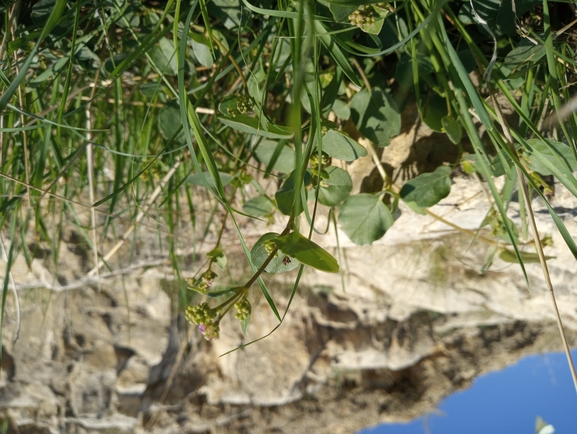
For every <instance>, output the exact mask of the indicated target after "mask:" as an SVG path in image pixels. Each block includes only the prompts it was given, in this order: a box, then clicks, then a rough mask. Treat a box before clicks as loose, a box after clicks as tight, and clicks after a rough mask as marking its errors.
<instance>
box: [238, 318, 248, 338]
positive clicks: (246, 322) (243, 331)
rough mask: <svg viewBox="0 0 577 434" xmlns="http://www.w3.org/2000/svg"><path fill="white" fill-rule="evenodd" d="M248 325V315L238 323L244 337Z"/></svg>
mask: <svg viewBox="0 0 577 434" xmlns="http://www.w3.org/2000/svg"><path fill="white" fill-rule="evenodd" d="M249 324H250V314H249V315H247V316H246V317H245V319H243V320H242V321H241V322H240V328H241V330H242V334H243V335H244V336H246V334H247V332H248V326H249Z"/></svg>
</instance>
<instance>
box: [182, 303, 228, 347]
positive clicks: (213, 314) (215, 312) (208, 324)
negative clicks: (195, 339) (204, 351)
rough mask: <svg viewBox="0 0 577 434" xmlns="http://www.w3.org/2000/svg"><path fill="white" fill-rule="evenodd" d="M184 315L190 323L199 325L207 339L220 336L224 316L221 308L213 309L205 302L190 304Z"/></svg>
mask: <svg viewBox="0 0 577 434" xmlns="http://www.w3.org/2000/svg"><path fill="white" fill-rule="evenodd" d="M184 315H185V317H186V319H187V320H188V321H189V322H190V323H192V324H195V325H197V326H198V329H199V330H200V332H201V333H202V334H203V335H204V338H205V339H206V340H211V339H218V338H219V336H220V335H219V332H220V328H219V323H220V320H221V318H222V317H221V311H220V309H219V308H216V309H212V308H211V307H210V306H209V305H208V303H206V302H205V303H201V304H198V305H196V306H188V308H187V309H186V312H185V314H184Z"/></svg>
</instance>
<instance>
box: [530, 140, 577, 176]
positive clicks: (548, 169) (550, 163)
mask: <svg viewBox="0 0 577 434" xmlns="http://www.w3.org/2000/svg"><path fill="white" fill-rule="evenodd" d="M526 143H527V145H529V147H528V148H527V155H528V156H529V158H530V160H531V161H530V163H529V167H530V168H531V170H534V171H535V172H539V173H540V174H541V175H559V174H560V173H559V172H561V173H565V174H567V175H569V173H570V172H575V171H577V162H576V161H575V157H574V156H573V151H572V150H571V148H570V147H569V146H567V145H566V144H564V143H562V142H556V141H554V140H549V139H546V141H544V140H540V139H529V140H527V142H526ZM571 176H572V175H571ZM557 177H558V178H560V177H559V176H557Z"/></svg>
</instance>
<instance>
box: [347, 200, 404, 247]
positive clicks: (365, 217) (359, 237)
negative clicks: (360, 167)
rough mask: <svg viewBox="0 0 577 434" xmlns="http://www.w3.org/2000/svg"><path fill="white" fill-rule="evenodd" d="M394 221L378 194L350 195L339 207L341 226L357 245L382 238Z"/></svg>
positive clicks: (370, 242)
mask: <svg viewBox="0 0 577 434" xmlns="http://www.w3.org/2000/svg"><path fill="white" fill-rule="evenodd" d="M394 221H395V220H394V219H393V216H392V214H391V212H390V211H389V209H388V208H387V207H386V206H385V204H384V203H383V202H382V201H381V197H380V196H375V195H372V194H368V193H361V194H357V195H354V196H350V197H349V198H348V199H347V200H345V201H344V203H343V204H342V205H341V206H340V207H339V223H340V225H341V228H342V229H343V231H344V232H345V234H347V236H348V237H349V238H350V239H351V241H352V242H353V243H355V244H358V245H364V244H372V243H373V242H374V241H376V240H378V239H380V238H382V236H383V235H385V232H386V231H387V230H388V229H389V228H390V227H391V226H392V225H393V223H394Z"/></svg>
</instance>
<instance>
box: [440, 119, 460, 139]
mask: <svg viewBox="0 0 577 434" xmlns="http://www.w3.org/2000/svg"><path fill="white" fill-rule="evenodd" d="M441 125H442V126H443V131H444V132H445V134H447V137H449V140H450V141H451V142H453V143H454V144H455V145H456V144H458V143H459V142H460V141H461V137H463V129H462V128H461V124H460V123H459V121H457V120H456V119H454V118H453V117H451V116H445V117H443V118H442V119H441Z"/></svg>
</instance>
